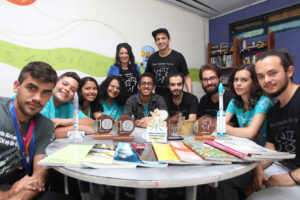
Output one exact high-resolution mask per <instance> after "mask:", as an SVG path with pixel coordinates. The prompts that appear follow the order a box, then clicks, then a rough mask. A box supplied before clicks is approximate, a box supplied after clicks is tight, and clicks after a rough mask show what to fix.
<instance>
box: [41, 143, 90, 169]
mask: <svg viewBox="0 0 300 200" xmlns="http://www.w3.org/2000/svg"><path fill="white" fill-rule="evenodd" d="M92 147H93V145H79V144H69V145H67V146H66V147H64V148H62V149H60V150H58V151H56V152H55V153H53V154H51V155H50V156H48V157H46V158H44V159H42V160H40V161H39V162H38V164H39V165H44V166H65V167H81V160H82V159H83V158H84V157H85V156H86V155H87V154H88V152H89V151H90V150H91V149H92Z"/></svg>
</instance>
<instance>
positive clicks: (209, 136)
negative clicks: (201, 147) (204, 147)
mask: <svg viewBox="0 0 300 200" xmlns="http://www.w3.org/2000/svg"><path fill="white" fill-rule="evenodd" d="M215 139H216V137H215V136H211V135H200V136H199V135H197V136H195V140H200V141H203V140H215Z"/></svg>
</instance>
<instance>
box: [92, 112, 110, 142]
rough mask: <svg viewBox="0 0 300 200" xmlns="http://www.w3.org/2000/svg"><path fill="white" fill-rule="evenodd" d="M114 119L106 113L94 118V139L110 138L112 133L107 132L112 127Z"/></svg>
mask: <svg viewBox="0 0 300 200" xmlns="http://www.w3.org/2000/svg"><path fill="white" fill-rule="evenodd" d="M114 122H115V120H114V119H113V118H112V117H110V116H107V115H101V116H100V117H99V118H98V119H96V120H95V123H94V125H93V128H94V130H96V133H95V134H94V136H93V139H94V140H110V139H112V138H113V136H112V134H109V133H110V132H111V130H112V128H113V125H114Z"/></svg>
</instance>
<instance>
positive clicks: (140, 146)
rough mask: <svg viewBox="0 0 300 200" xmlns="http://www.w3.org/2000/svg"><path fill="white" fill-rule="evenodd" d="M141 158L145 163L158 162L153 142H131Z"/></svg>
mask: <svg viewBox="0 0 300 200" xmlns="http://www.w3.org/2000/svg"><path fill="white" fill-rule="evenodd" d="M130 145H131V147H132V149H133V150H134V152H135V153H136V154H137V156H138V157H139V159H140V160H141V161H142V162H144V163H153V162H158V161H157V158H156V155H155V152H154V150H153V147H152V144H151V143H135V142H132V143H130Z"/></svg>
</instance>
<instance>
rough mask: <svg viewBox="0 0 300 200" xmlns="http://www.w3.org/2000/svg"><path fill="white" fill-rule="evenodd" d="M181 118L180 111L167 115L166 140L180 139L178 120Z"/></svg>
mask: <svg viewBox="0 0 300 200" xmlns="http://www.w3.org/2000/svg"><path fill="white" fill-rule="evenodd" d="M180 118H181V113H180V112H178V113H177V114H175V115H173V116H172V117H169V118H168V119H167V127H168V140H181V139H182V137H181V136H180V135H179V133H178V132H179V122H180Z"/></svg>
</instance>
